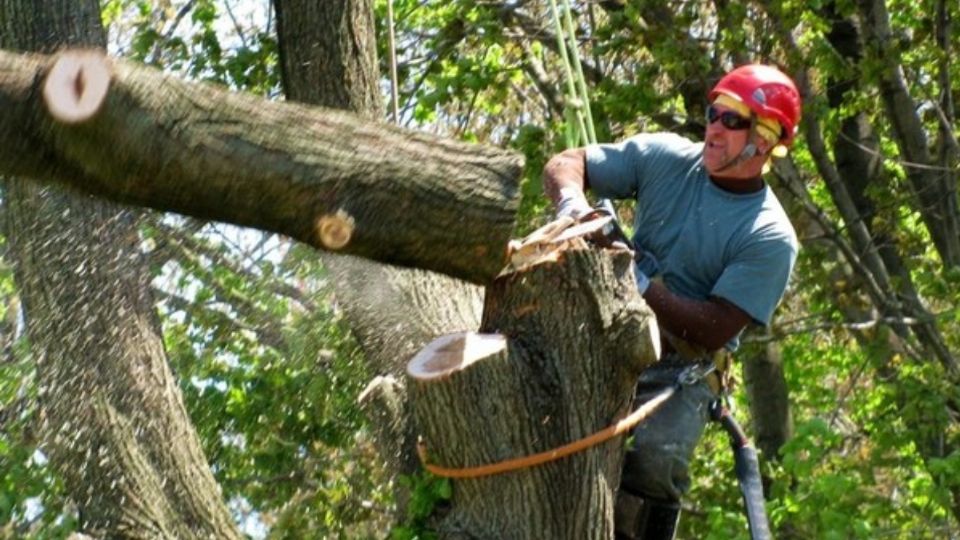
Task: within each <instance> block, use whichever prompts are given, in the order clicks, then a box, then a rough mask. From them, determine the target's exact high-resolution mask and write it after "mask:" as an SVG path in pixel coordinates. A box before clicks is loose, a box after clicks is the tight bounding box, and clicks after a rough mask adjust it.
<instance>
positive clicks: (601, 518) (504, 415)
mask: <svg viewBox="0 0 960 540" xmlns="http://www.w3.org/2000/svg"><path fill="white" fill-rule="evenodd" d="M652 324H655V323H653V314H652V312H651V311H650V310H649V308H648V307H647V306H646V304H645V303H644V302H643V300H642V299H641V298H640V296H639V294H638V293H637V291H636V285H635V284H634V283H633V274H632V271H631V265H630V256H629V255H628V254H626V253H625V252H609V251H599V250H590V249H579V250H570V251H566V252H565V253H564V254H563V256H562V257H561V258H560V260H559V261H557V262H546V263H542V264H538V265H535V266H533V267H528V268H526V269H524V270H523V271H520V272H515V273H510V274H506V275H504V276H502V277H500V278H498V279H497V280H496V281H495V282H494V283H493V284H492V285H491V286H490V287H489V289H488V292H487V298H486V302H485V306H484V316H483V322H482V325H481V328H480V332H481V333H483V334H499V335H501V336H503V337H504V338H505V339H506V343H507V345H506V348H505V350H503V351H501V352H497V353H493V354H489V355H488V356H486V357H483V358H481V359H479V360H476V361H474V362H472V363H469V364H463V365H462V366H461V367H460V368H459V369H454V370H452V371H451V372H450V373H448V374H446V375H444V376H441V377H423V376H412V377H411V378H410V382H409V384H410V386H411V393H412V396H413V399H414V408H415V416H416V419H417V423H418V426H419V428H420V430H421V433H422V434H423V437H424V440H425V442H426V445H427V447H428V452H429V455H430V461H431V462H435V463H437V464H438V465H442V466H445V467H471V466H477V465H484V464H489V463H491V462H497V461H502V460H505V459H510V458H516V457H520V456H527V455H531V454H535V453H538V452H543V451H547V450H551V449H554V448H557V447H560V446H562V445H564V444H567V443H570V442H573V441H576V440H578V439H581V438H583V437H586V436H589V435H591V434H593V433H595V432H597V431H600V430H601V429H603V428H605V427H607V426H609V425H611V424H613V423H615V422H616V421H617V420H619V419H620V418H622V417H624V416H626V414H627V413H629V410H630V405H631V402H632V397H633V390H634V385H635V382H636V379H637V377H638V376H639V374H640V371H641V370H642V369H643V368H645V367H646V366H648V365H649V364H651V363H653V362H654V361H655V359H656V354H657V353H656V350H657V347H656V341H657V337H656V332H655V331H654V329H652V328H651V325H652ZM441 339H447V340H451V339H453V341H451V342H449V343H448V347H447V348H448V349H450V348H454V349H455V348H456V347H457V345H456V339H454V338H452V337H451V336H445V337H444V338H441ZM469 349H470V348H469V345H468V346H467V351H466V353H468V354H469V353H470V350H469ZM421 354H428V355H429V354H430V352H429V350H427V351H425V352H423V353H421ZM423 359H424V357H422V356H421V357H419V358H418V359H417V360H415V362H419V361H420V360H423ZM622 458H623V437H622V436H621V437H618V438H615V439H611V440H609V441H607V442H606V443H602V444H600V445H597V446H594V447H592V448H590V449H588V450H585V451H583V452H581V453H577V454H573V455H571V456H569V457H566V458H563V459H560V460H557V461H554V462H551V463H547V464H544V465H540V466H536V467H533V468H527V469H522V470H519V471H516V472H508V473H504V474H500V475H495V476H488V477H483V478H476V479H462V480H455V481H454V484H453V488H454V494H453V500H452V510H451V513H450V514H449V515H448V516H447V518H446V519H445V521H444V523H443V525H442V528H441V534H442V535H445V536H446V537H465V538H491V539H493V538H497V539H503V538H512V539H513V538H516V539H520V538H530V539H534V538H556V539H563V538H569V539H577V540H580V539H587V538H596V539H608V538H611V537H612V536H613V532H612V531H613V500H614V493H615V489H616V487H617V485H618V484H619V481H620V476H619V475H620V466H621V462H622Z"/></svg>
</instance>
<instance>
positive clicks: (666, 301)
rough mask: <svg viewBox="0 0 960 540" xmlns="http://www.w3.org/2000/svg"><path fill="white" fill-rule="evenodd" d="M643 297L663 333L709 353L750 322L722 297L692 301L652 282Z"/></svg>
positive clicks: (744, 313) (725, 342)
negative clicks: (666, 332)
mask: <svg viewBox="0 0 960 540" xmlns="http://www.w3.org/2000/svg"><path fill="white" fill-rule="evenodd" d="M643 298H644V300H646V301H647V304H649V305H650V307H651V308H652V309H653V312H654V313H655V314H656V315H657V324H659V325H660V326H661V327H662V328H663V329H664V330H666V331H668V332H670V334H672V335H674V336H676V337H678V338H680V339H682V340H684V341H686V342H688V343H691V344H694V345H699V346H701V347H703V348H704V349H706V350H708V351H715V350H718V349H720V348H721V347H723V346H724V345H726V344H727V342H728V341H730V340H731V339H733V337H734V336H736V335H737V333H739V332H740V331H741V330H743V329H744V328H745V327H746V326H747V324H749V323H750V321H751V317H750V315H748V314H747V312H746V311H743V310H742V309H740V308H739V307H737V306H735V305H733V304H731V303H730V302H728V301H726V300H724V299H722V298H710V299H709V300H704V301H698V300H691V299H689V298H683V297H681V296H678V295H676V294H674V293H672V292H670V290H669V289H667V288H666V287H665V286H664V285H663V284H662V283H656V282H654V283H651V284H650V287H649V288H648V289H647V292H646V293H645V294H644V295H643Z"/></svg>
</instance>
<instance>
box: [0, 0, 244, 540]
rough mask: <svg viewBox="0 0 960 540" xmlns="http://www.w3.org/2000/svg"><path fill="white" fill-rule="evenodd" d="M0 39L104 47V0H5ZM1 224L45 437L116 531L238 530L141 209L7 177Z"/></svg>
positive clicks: (96, 523) (143, 534)
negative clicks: (161, 307) (199, 430)
mask: <svg viewBox="0 0 960 540" xmlns="http://www.w3.org/2000/svg"><path fill="white" fill-rule="evenodd" d="M0 25H2V27H3V28H4V29H5V30H4V33H3V35H2V36H0V46H2V47H15V48H24V49H33V50H52V49H54V48H56V47H58V46H59V45H61V44H62V43H71V44H86V45H94V46H98V47H103V46H104V45H105V36H104V33H103V29H102V27H101V26H100V9H99V5H98V4H97V2H94V1H83V2H64V1H56V0H46V1H44V2H41V3H37V2H24V1H21V0H0ZM6 186H7V189H6V191H5V198H4V199H5V200H4V203H5V205H6V212H5V223H4V226H5V235H6V237H7V238H8V239H9V241H10V255H11V256H12V258H13V260H14V270H15V278H16V282H17V286H18V291H19V294H20V296H21V298H22V300H23V304H24V311H25V319H26V323H27V324H26V327H27V332H28V336H29V338H30V341H31V348H32V351H33V353H34V355H35V357H36V363H37V379H38V384H39V388H40V390H39V405H40V419H41V425H40V428H41V430H40V431H41V434H42V436H43V442H42V449H43V451H44V452H45V453H46V454H47V455H48V457H49V458H50V461H51V463H52V464H53V466H54V468H55V469H56V471H57V472H58V473H59V475H60V477H61V478H62V480H63V482H64V485H65V487H66V491H67V493H68V494H69V496H70V498H71V499H73V501H74V502H75V503H76V504H77V507H78V510H79V526H80V529H81V530H82V531H83V532H85V533H87V534H91V535H93V536H96V537H109V538H211V537H216V538H239V537H240V535H239V533H238V531H237V530H236V527H235V525H234V523H233V520H232V518H231V516H230V514H229V512H228V511H227V508H226V506H225V505H224V504H223V502H222V500H221V499H220V491H219V487H218V486H217V484H216V481H215V480H214V479H213V475H212V474H211V472H210V469H209V467H208V466H207V461H206V459H205V457H204V455H203V452H202V450H201V448H200V443H199V440H198V438H197V436H196V432H195V431H194V429H193V426H192V425H191V423H190V419H189V417H188V415H187V412H186V410H185V409H184V405H183V401H182V398H181V395H180V391H179V388H178V386H177V384H176V381H175V380H174V378H173V375H172V373H171V371H170V369H169V366H168V365H167V359H166V355H165V352H164V349H163V340H162V337H161V334H160V325H159V321H158V320H157V318H156V313H155V311H154V307H153V301H152V298H150V294H149V280H150V272H149V269H148V267H147V265H146V261H145V259H144V257H143V255H142V253H141V252H140V251H139V249H138V244H139V236H138V232H137V231H138V229H137V225H138V222H139V213H138V212H136V211H132V210H129V209H125V208H121V207H119V206H117V205H114V204H110V203H106V202H104V201H99V200H95V199H93V198H92V197H89V196H80V195H76V194H73V195H71V194H67V193H63V192H62V191H61V190H60V189H56V188H53V187H48V188H41V187H39V185H38V184H36V183H35V182H30V181H27V180H23V179H9V180H8V181H7V183H6Z"/></svg>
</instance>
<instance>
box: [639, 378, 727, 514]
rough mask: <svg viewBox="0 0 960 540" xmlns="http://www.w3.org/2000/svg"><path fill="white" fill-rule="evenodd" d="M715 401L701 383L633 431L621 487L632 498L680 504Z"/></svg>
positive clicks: (683, 391)
mask: <svg viewBox="0 0 960 540" xmlns="http://www.w3.org/2000/svg"><path fill="white" fill-rule="evenodd" d="M714 399H715V397H714V394H713V392H712V391H711V390H710V389H709V387H707V385H706V384H704V383H702V382H701V383H698V384H695V385H690V386H684V387H682V388H681V389H680V390H679V391H678V392H677V393H676V394H674V395H673V396H672V397H671V398H670V399H668V400H667V401H666V402H664V403H663V405H661V406H660V408H659V409H657V410H656V411H655V412H654V414H653V415H652V416H651V417H650V418H648V419H647V420H646V421H645V422H643V423H641V424H640V425H639V426H638V427H637V428H636V429H635V430H634V431H633V443H632V446H631V448H630V450H629V451H628V452H627V455H626V457H625V460H624V466H623V477H622V480H621V486H622V487H623V488H625V489H627V490H629V491H631V492H633V493H635V494H639V495H644V496H647V497H654V498H657V499H666V500H679V499H680V497H681V496H682V495H683V494H684V493H686V492H687V490H688V489H689V488H690V478H689V464H690V460H691V458H692V457H693V452H694V450H695V449H696V446H697V443H698V442H699V440H700V437H701V436H702V435H703V430H704V426H705V425H706V423H707V422H708V420H709V405H710V402H711V401H713V400H714Z"/></svg>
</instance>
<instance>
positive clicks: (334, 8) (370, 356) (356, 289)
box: [273, 0, 483, 516]
mask: <svg viewBox="0 0 960 540" xmlns="http://www.w3.org/2000/svg"><path fill="white" fill-rule="evenodd" d="M273 4H274V7H275V9H276V11H277V14H278V18H279V19H280V22H279V24H278V29H277V37H278V41H279V44H280V50H281V51H283V52H282V54H283V55H284V57H285V58H284V60H283V64H284V66H285V67H284V71H283V73H282V80H281V81H282V83H283V88H284V92H285V94H286V96H287V99H289V100H295V101H301V102H304V103H307V104H310V105H322V106H325V107H331V108H336V109H344V110H349V111H351V112H353V113H356V114H358V115H360V116H362V117H364V118H366V119H368V120H370V121H379V120H380V119H382V117H383V106H382V102H381V100H380V89H379V87H378V86H377V85H376V84H375V83H371V81H377V80H378V75H379V74H378V72H377V70H376V68H377V62H376V60H375V59H374V61H369V60H362V61H358V60H357V59H356V58H353V56H354V55H357V54H363V55H365V54H373V55H374V58H375V56H376V55H375V51H374V50H373V48H372V43H373V42H374V33H373V31H374V28H373V25H372V24H370V23H369V20H370V18H371V17H372V14H373V4H372V2H371V1H370V0H349V1H331V2H325V3H324V4H323V9H320V10H317V9H314V8H312V7H311V6H310V5H306V6H305V5H303V4H304V2H302V0H274V2H273ZM308 4H309V3H308ZM304 36H306V37H307V39H302V38H303V37H304ZM344 36H349V38H345V37H344ZM354 42H356V43H367V44H371V50H370V51H357V50H355V49H353V48H351V47H349V46H347V45H346V43H354ZM293 58H295V59H296V61H291V59H293ZM296 64H300V65H303V64H309V65H310V66H311V69H310V70H309V71H308V72H306V74H301V73H298V72H297V71H296V69H295V65H296ZM353 70H370V71H369V72H368V73H352V71H353ZM304 75H308V76H304ZM330 81H336V83H337V85H339V86H342V88H328V86H330V84H331V83H330ZM321 257H322V260H323V263H324V265H325V266H326V267H327V268H328V269H329V270H330V273H331V276H332V277H333V283H334V287H335V289H336V291H337V298H338V300H340V303H341V304H342V306H343V311H344V315H345V318H346V320H347V321H348V323H349V325H350V329H351V331H352V332H353V333H354V335H356V337H357V339H358V341H359V343H360V344H361V346H362V348H363V350H364V354H365V356H366V359H367V362H368V363H369V365H370V367H371V369H370V371H371V372H372V373H376V374H377V376H376V377H375V378H374V380H373V381H371V383H370V384H369V385H368V387H367V389H366V390H365V391H364V392H363V394H362V395H361V397H360V399H361V403H362V404H363V405H364V409H365V410H366V412H367V416H368V418H369V419H370V421H371V424H372V425H373V428H374V432H375V434H376V440H377V444H378V447H379V450H380V454H381V456H382V457H383V459H384V460H385V461H386V462H387V463H388V464H389V466H388V470H389V471H390V472H391V473H392V474H393V475H395V476H396V475H412V474H414V473H415V472H416V471H417V470H418V469H419V468H420V462H419V460H418V459H417V456H416V453H415V443H416V433H415V431H414V427H413V422H412V421H411V414H412V412H411V406H410V400H409V396H408V394H407V388H406V384H405V383H406V381H405V379H404V378H403V375H402V374H403V369H402V367H403V364H404V363H405V362H406V361H407V360H409V358H410V357H411V356H413V355H414V354H415V353H416V352H417V351H418V350H419V349H421V348H422V347H424V346H425V345H426V344H427V343H429V342H430V341H432V340H433V339H434V338H436V337H437V336H440V335H443V334H447V333H450V332H457V331H461V330H470V329H476V328H478V327H479V325H480V312H481V308H482V306H483V290H482V289H481V288H480V287H477V286H475V285H471V284H469V283H465V282H463V281H459V280H456V279H452V278H450V277H447V276H444V275H441V274H437V273H433V272H428V271H423V270H415V269H405V268H398V267H396V266H388V265H382V264H377V263H375V262H373V261H370V260H367V259H361V258H358V257H350V256H340V255H335V254H333V253H328V252H321ZM394 485H395V486H396V487H395V490H394V496H395V503H396V507H395V508H396V512H397V514H398V515H399V516H402V515H404V514H405V508H406V504H407V500H408V495H409V494H408V492H407V489H406V488H405V487H404V486H403V484H401V483H400V482H395V483H394Z"/></svg>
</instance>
